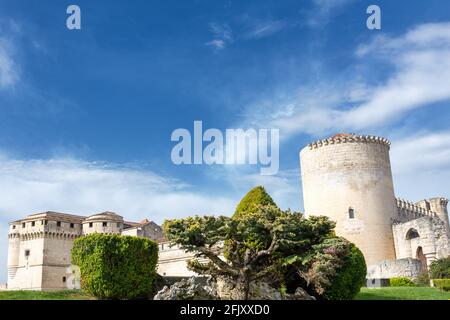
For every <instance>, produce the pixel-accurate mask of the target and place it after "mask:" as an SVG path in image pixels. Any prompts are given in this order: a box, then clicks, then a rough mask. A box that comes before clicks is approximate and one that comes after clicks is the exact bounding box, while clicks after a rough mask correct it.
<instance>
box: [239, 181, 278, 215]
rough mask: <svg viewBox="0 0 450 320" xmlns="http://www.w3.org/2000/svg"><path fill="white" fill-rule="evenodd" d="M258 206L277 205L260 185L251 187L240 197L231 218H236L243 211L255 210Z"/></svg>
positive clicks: (243, 212)
mask: <svg viewBox="0 0 450 320" xmlns="http://www.w3.org/2000/svg"><path fill="white" fill-rule="evenodd" d="M259 206H275V207H276V206H277V205H276V204H275V202H274V201H273V199H272V197H271V196H270V195H269V194H268V193H267V192H266V189H264V187H262V186H259V187H256V188H253V189H252V190H250V191H249V192H248V193H247V194H246V195H245V196H244V197H243V198H242V199H241V201H240V202H239V204H238V205H237V207H236V211H235V212H234V215H233V218H238V217H239V216H241V215H243V214H245V213H252V212H256V211H257V210H258V207H259Z"/></svg>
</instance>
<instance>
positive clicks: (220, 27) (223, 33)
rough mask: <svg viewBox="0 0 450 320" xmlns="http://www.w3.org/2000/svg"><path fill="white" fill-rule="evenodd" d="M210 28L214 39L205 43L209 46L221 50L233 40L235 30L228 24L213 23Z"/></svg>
mask: <svg viewBox="0 0 450 320" xmlns="http://www.w3.org/2000/svg"><path fill="white" fill-rule="evenodd" d="M209 30H210V32H211V33H212V35H213V39H212V40H211V41H208V42H206V43H205V44H206V45H207V46H211V47H213V48H214V49H215V50H221V49H225V47H226V46H227V45H229V44H230V43H232V42H233V32H232V30H231V28H230V26H229V25H228V24H226V23H224V24H218V23H211V24H210V25H209Z"/></svg>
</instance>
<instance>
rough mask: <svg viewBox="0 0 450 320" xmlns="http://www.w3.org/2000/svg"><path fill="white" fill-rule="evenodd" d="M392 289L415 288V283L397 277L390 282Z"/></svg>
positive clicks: (405, 278)
mask: <svg viewBox="0 0 450 320" xmlns="http://www.w3.org/2000/svg"><path fill="white" fill-rule="evenodd" d="M389 285H390V286H391V287H415V286H416V285H415V283H414V282H413V281H412V280H411V279H409V278H407V277H395V278H391V279H390V280H389Z"/></svg>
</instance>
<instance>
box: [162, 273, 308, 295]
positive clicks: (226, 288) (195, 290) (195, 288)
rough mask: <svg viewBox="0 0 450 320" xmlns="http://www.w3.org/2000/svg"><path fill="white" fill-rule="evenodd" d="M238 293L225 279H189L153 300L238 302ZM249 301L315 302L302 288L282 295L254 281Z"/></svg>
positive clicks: (178, 283) (165, 288)
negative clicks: (204, 281)
mask: <svg viewBox="0 0 450 320" xmlns="http://www.w3.org/2000/svg"><path fill="white" fill-rule="evenodd" d="M240 293H241V292H240V291H239V289H238V288H236V286H235V284H234V282H233V281H230V280H228V279H227V278H218V279H217V280H216V281H213V280H212V279H211V278H208V279H207V282H206V285H202V284H200V283H199V281H198V279H197V278H195V277H191V278H189V279H183V280H181V281H178V282H176V283H174V284H173V285H172V286H170V287H169V286H164V288H163V289H162V290H160V291H159V292H158V293H157V294H156V295H155V297H154V298H153V299H154V300H219V299H220V300H239V297H240ZM249 300H315V298H314V297H313V296H310V295H309V294H308V293H307V292H306V291H305V290H303V289H302V288H297V290H296V291H295V293H294V294H285V295H282V294H281V293H280V291H279V290H278V289H276V288H274V287H272V286H270V284H269V283H267V282H263V281H256V282H252V283H251V284H250V292H249Z"/></svg>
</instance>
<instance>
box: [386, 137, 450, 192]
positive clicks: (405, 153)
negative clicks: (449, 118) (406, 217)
mask: <svg viewBox="0 0 450 320" xmlns="http://www.w3.org/2000/svg"><path fill="white" fill-rule="evenodd" d="M391 160H392V172H393V175H394V181H395V183H394V185H395V189H396V193H397V195H398V196H400V197H404V198H409V199H410V200H413V201H418V200H421V199H425V198H430V197H449V196H450V190H449V186H450V184H449V181H450V131H440V132H422V133H418V134H415V135H412V136H407V137H404V138H402V139H399V140H397V141H394V142H393V144H392V150H391ZM411 186H413V187H411Z"/></svg>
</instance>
